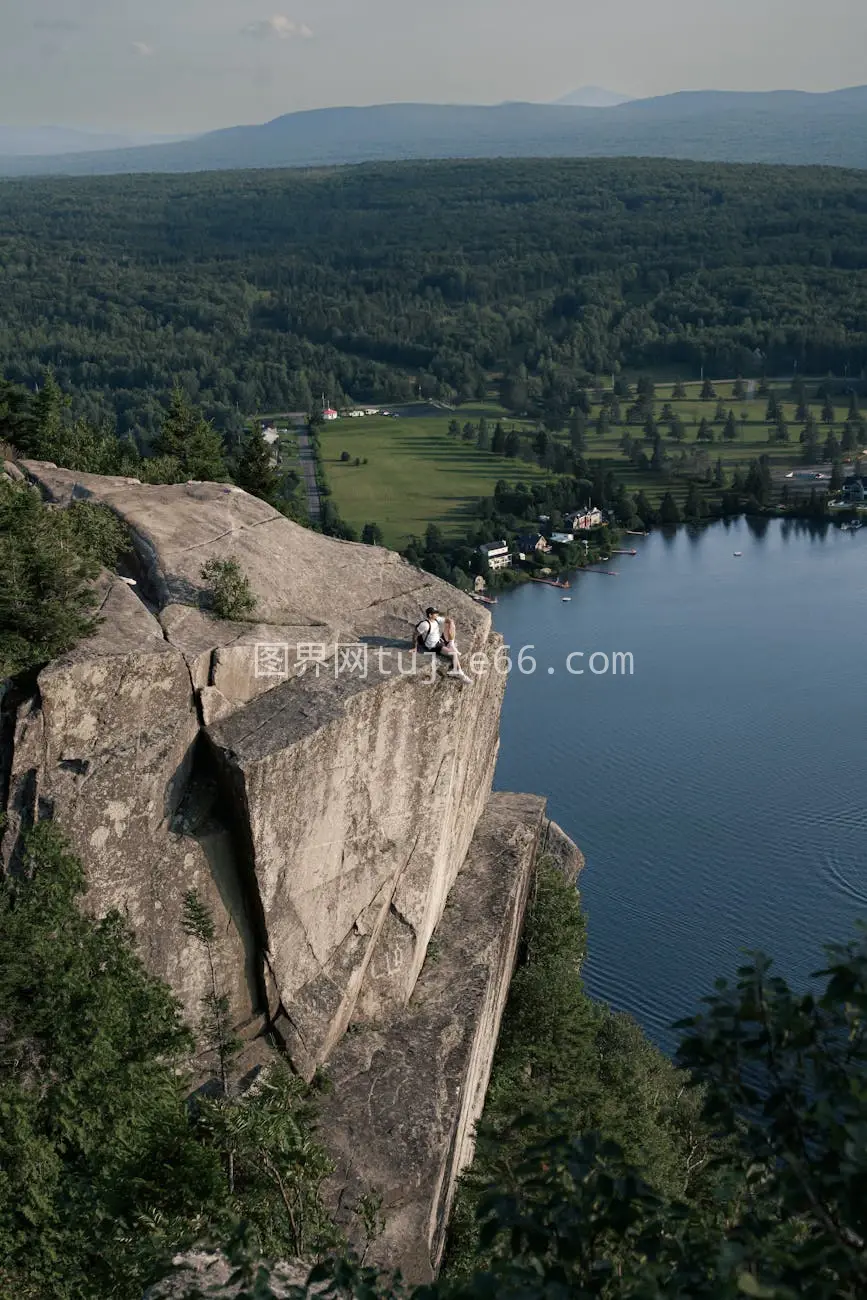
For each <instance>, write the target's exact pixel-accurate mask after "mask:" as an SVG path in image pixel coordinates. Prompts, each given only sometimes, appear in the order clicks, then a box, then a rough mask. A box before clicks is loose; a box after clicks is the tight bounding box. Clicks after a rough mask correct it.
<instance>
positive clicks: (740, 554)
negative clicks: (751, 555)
mask: <svg viewBox="0 0 867 1300" xmlns="http://www.w3.org/2000/svg"><path fill="white" fill-rule="evenodd" d="M742 555H743V551H735V559H736V560H739V559H740V558H741V556H742Z"/></svg>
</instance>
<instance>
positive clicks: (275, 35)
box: [241, 14, 313, 41]
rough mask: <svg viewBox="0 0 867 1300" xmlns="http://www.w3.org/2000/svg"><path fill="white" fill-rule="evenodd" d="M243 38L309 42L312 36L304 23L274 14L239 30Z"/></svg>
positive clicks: (283, 15)
mask: <svg viewBox="0 0 867 1300" xmlns="http://www.w3.org/2000/svg"><path fill="white" fill-rule="evenodd" d="M241 30H242V31H243V33H244V35H245V36H257V37H258V38H259V39H260V40H266V41H267V40H276V41H291V40H298V39H301V40H309V39H310V37H311V36H312V35H313V33H312V31H311V30H310V28H309V27H308V26H307V24H306V23H296V22H293V20H292V19H291V18H287V17H286V15H285V14H274V16H273V17H272V18H263V19H262V20H261V21H260V22H256V23H248V24H247V26H246V27H243V28H242V29H241Z"/></svg>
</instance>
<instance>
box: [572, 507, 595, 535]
mask: <svg viewBox="0 0 867 1300" xmlns="http://www.w3.org/2000/svg"><path fill="white" fill-rule="evenodd" d="M603 522H604V520H603V518H602V511H601V510H599V509H598V507H596V506H585V507H584V508H583V509H582V510H577V511H575V510H570V511H569V512H568V513H567V514H566V516H565V524H566V527H567V528H571V529H572V531H573V532H575V533H586V532H589V531H590V529H591V528H598V527H599V526H600V525H601V524H602V523H603Z"/></svg>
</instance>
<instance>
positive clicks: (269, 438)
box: [262, 424, 280, 447]
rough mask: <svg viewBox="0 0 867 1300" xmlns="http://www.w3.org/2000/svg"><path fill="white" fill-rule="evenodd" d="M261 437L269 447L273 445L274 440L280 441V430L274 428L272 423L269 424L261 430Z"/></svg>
mask: <svg viewBox="0 0 867 1300" xmlns="http://www.w3.org/2000/svg"><path fill="white" fill-rule="evenodd" d="M262 437H263V438H264V439H265V441H266V442H267V444H268V446H269V447H273V446H274V444H275V442H279V441H280V430H279V429H275V428H274V427H273V425H270V424H269V425H267V426H266V427H265V428H264V429H263V430H262Z"/></svg>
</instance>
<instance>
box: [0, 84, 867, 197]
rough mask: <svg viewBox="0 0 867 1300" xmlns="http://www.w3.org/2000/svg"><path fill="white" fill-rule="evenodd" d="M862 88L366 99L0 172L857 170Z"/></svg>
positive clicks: (865, 116)
mask: <svg viewBox="0 0 867 1300" xmlns="http://www.w3.org/2000/svg"><path fill="white" fill-rule="evenodd" d="M865 126H867V86H852V87H846V88H844V89H842V90H838V91H829V92H822V93H815V94H814V93H810V92H807V91H762V92H754V91H678V92H675V93H674V94H672V95H664V96H657V97H655V98H650V99H643V100H631V101H629V102H626V103H622V104H619V105H616V106H614V107H611V108H594V107H577V106H572V105H563V104H531V103H508V104H498V105H472V104H470V105H463V104H423V103H415V104H414V103H405V104H373V105H369V106H366V107H352V106H337V107H332V108H321V109H307V110H304V111H301V112H296V113H289V114H284V115H282V116H280V117H277V118H273V119H272V120H271V121H269V122H264V123H262V124H259V125H251V126H233V127H226V128H223V129H221V130H218V131H212V132H209V133H207V134H206V135H202V136H198V137H196V138H194V139H188V140H183V141H179V142H175V143H170V144H157V145H149V146H144V147H139V148H133V149H121V150H106V151H102V152H89V153H76V154H69V155H65V156H54V157H24V158H21V157H18V158H8V157H7V158H2V157H0V175H4V176H28V175H29V176H36V175H106V174H129V173H137V172H195V171H215V170H217V171H219V170H240V169H247V168H261V167H264V168H273V167H315V166H336V165H342V164H350V163H360V162H383V161H399V160H403V159H411V158H412V159H425V158H474V157H478V158H483V157H488V158H490V157H605V156H609V157H618V156H637V157H670V158H683V159H693V160H702V161H709V162H765V163H785V164H790V165H804V164H812V165H825V166H841V167H854V168H867V130H865Z"/></svg>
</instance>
